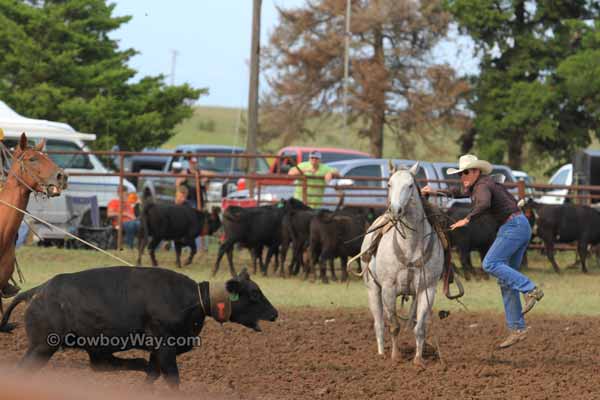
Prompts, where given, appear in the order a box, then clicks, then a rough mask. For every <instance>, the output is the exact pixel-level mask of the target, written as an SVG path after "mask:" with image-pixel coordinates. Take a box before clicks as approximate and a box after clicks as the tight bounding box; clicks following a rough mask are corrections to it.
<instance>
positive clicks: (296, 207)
mask: <svg viewBox="0 0 600 400" xmlns="http://www.w3.org/2000/svg"><path fill="white" fill-rule="evenodd" d="M342 205H343V198H341V199H340V202H339V204H338V206H337V207H336V209H335V210H323V209H320V210H317V209H313V208H310V207H308V206H306V205H304V204H303V203H302V202H300V201H298V200H296V199H294V198H290V199H287V200H281V201H279V202H278V203H276V204H272V205H266V206H261V207H251V208H242V207H237V206H230V207H229V208H227V209H226V210H225V212H223V213H222V214H221V213H220V209H216V208H214V209H213V210H211V212H206V211H197V210H194V209H191V208H189V207H186V206H165V205H154V204H149V205H148V206H146V207H145V208H144V211H143V213H142V229H141V230H140V240H139V257H138V265H139V264H141V259H142V254H143V251H144V248H145V247H146V245H147V246H148V249H149V252H150V257H151V260H152V264H153V265H154V266H156V265H157V261H156V257H155V253H154V252H155V249H156V247H157V246H158V245H159V243H161V241H163V240H173V241H174V244H175V250H176V265H177V267H181V261H180V255H181V249H182V247H185V246H188V247H190V249H191V252H190V255H189V257H188V259H187V261H186V265H187V264H190V263H191V262H192V259H193V257H194V255H195V253H196V244H195V240H194V239H195V238H196V237H197V236H199V235H207V234H213V233H215V232H217V230H219V228H221V226H222V228H223V235H222V238H221V239H222V241H221V244H220V246H219V250H218V254H217V258H216V262H215V264H214V266H213V269H212V274H213V276H214V275H215V274H216V273H217V272H218V271H219V268H220V264H221V261H222V259H223V256H227V263H228V266H229V272H230V274H231V276H236V275H237V272H236V268H235V265H234V257H233V252H234V250H235V249H242V248H243V249H247V250H248V251H249V252H250V256H251V260H252V261H251V265H252V267H251V268H252V272H253V273H255V274H256V273H257V272H259V271H260V273H262V274H263V275H267V274H268V271H269V267H270V266H271V265H273V267H272V271H273V272H274V273H275V274H278V275H280V276H296V275H301V276H302V277H303V278H304V279H308V278H313V279H316V278H317V276H318V278H319V279H320V280H321V281H322V282H323V283H328V282H329V281H330V280H332V281H337V280H338V279H340V280H341V281H342V282H345V281H347V279H348V276H349V275H348V265H347V260H348V259H349V258H351V257H353V256H355V255H356V254H358V253H359V252H360V247H361V243H362V238H363V236H364V233H365V232H366V229H367V228H368V226H369V225H370V224H371V223H372V222H373V221H374V220H375V219H376V218H377V217H378V216H379V215H381V214H382V213H383V211H384V210H383V209H374V208H367V207H350V206H342ZM469 209H470V205H469V204H468V203H459V202H457V203H454V204H453V205H452V206H451V207H450V208H448V209H447V210H445V211H444V218H443V220H444V222H443V223H444V224H445V225H446V227H448V226H449V225H450V224H451V223H452V222H455V221H457V220H459V219H462V218H464V217H465V216H466V215H467V214H468V212H469ZM522 209H523V211H524V213H525V214H526V216H527V217H528V219H529V221H530V223H531V225H532V227H533V228H534V229H533V230H534V237H533V239H532V240H534V241H541V242H542V243H543V245H544V246H543V247H544V248H543V252H544V253H545V254H546V255H547V257H548V259H549V260H550V263H551V265H552V267H553V268H554V271H556V272H557V273H559V272H560V268H559V266H558V264H557V263H556V260H555V258H554V252H555V248H554V244H555V243H572V242H576V243H577V256H578V259H579V260H580V262H581V266H582V271H583V272H587V266H586V260H587V255H588V251H589V247H590V246H594V245H597V244H600V213H599V212H598V211H596V209H594V208H592V207H588V206H583V205H573V204H566V205H542V204H538V203H535V201H533V200H528V201H527V202H526V203H525V204H524V205H523V206H522ZM497 230H498V224H497V222H496V221H495V220H494V219H493V218H492V217H491V216H488V215H483V216H481V217H480V219H479V220H478V221H477V223H473V224H469V225H467V226H465V227H463V228H461V229H457V230H453V231H449V233H448V236H449V240H450V243H451V245H452V247H453V248H454V249H455V250H456V252H457V255H458V258H459V260H460V264H461V267H462V274H463V275H464V276H465V278H466V279H470V278H471V277H472V276H474V277H476V278H478V279H479V278H484V279H487V274H486V273H485V272H483V270H481V269H476V268H474V267H473V264H472V262H471V252H477V253H478V254H479V256H480V258H481V260H483V258H484V257H485V255H486V253H487V251H488V249H489V248H490V246H491V245H492V243H493V242H494V239H495V237H496V231H497ZM148 242H149V243H148ZM265 249H266V258H265V257H263V256H264V252H265ZM335 259H339V260H340V268H339V269H340V273H341V276H340V277H339V278H338V274H337V273H336V268H335V267H334V260H335ZM357 262H358V263H359V264H358V265H357V267H356V268H357V269H358V270H359V271H360V269H361V266H360V261H357ZM523 263H524V265H526V264H527V256H525V257H524V260H523ZM327 267H329V272H328V271H327V269H328V268H327Z"/></svg>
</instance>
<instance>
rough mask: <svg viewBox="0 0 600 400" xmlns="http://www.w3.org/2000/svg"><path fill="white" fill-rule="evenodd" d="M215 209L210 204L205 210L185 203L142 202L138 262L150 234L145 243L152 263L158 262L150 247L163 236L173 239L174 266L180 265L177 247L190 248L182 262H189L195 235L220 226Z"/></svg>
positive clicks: (192, 254) (194, 243) (191, 257)
mask: <svg viewBox="0 0 600 400" xmlns="http://www.w3.org/2000/svg"><path fill="white" fill-rule="evenodd" d="M219 212H220V209H219V208H218V207H214V208H213V209H212V211H211V212H210V213H208V212H207V211H199V210H197V209H195V208H192V207H189V206H185V205H181V206H178V205H163V204H153V203H148V204H146V205H145V206H144V210H143V212H142V216H141V229H140V232H139V244H138V259H137V263H138V265H140V264H141V262H142V255H143V254H144V247H146V244H147V243H148V236H152V240H151V241H150V243H149V244H148V252H149V253H150V258H151V259H152V265H153V266H155V267H156V266H157V265H158V263H157V262H156V256H155V254H154V251H155V250H156V247H157V246H158V245H159V244H160V242H161V241H163V240H173V241H174V242H175V256H176V265H177V267H178V268H181V248H182V247H186V246H189V247H190V248H191V251H190V256H189V257H188V259H187V261H186V263H185V264H186V265H189V264H191V263H192V259H193V258H194V255H195V254H196V250H197V249H196V238H197V237H198V236H200V235H201V234H202V235H207V234H208V235H211V234H213V233H214V232H215V231H217V230H218V229H219V227H220V226H221V220H220V219H219Z"/></svg>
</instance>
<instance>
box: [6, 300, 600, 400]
mask: <svg viewBox="0 0 600 400" xmlns="http://www.w3.org/2000/svg"><path fill="white" fill-rule="evenodd" d="M23 310H24V306H19V308H18V309H17V310H16V312H15V313H13V316H12V318H11V320H13V321H18V322H20V321H22V319H23ZM529 324H530V327H531V330H530V334H529V337H528V339H527V340H526V341H524V342H522V343H519V344H518V345H516V346H515V347H513V348H511V349H508V350H502V351H500V350H497V351H492V348H493V344H494V341H495V340H496V339H497V338H498V337H500V336H501V335H503V334H504V333H505V332H504V331H503V325H502V317H501V316H500V315H491V314H469V313H455V314H451V315H450V316H449V317H448V318H446V319H444V320H440V319H439V318H438V317H437V316H436V317H435V320H434V322H433V331H434V332H435V333H436V334H435V335H430V342H431V343H435V338H434V336H437V338H438V340H439V345H440V349H441V359H440V358H439V357H437V356H436V355H435V353H434V352H432V351H430V352H429V354H428V357H427V362H428V368H427V369H426V370H418V369H416V368H415V367H413V365H412V363H411V361H410V360H411V357H412V356H413V354H414V337H413V334H412V332H407V331H406V330H403V331H402V332H401V334H400V335H401V340H400V341H401V343H402V351H401V353H402V354H403V357H402V358H403V359H402V360H400V361H398V362H397V363H392V361H391V359H390V358H389V351H390V349H389V343H386V344H387V346H386V352H387V355H386V356H385V357H380V356H378V355H377V352H376V345H375V338H374V334H373V328H372V319H371V316H370V314H369V312H368V311H366V310H365V311H360V310H348V309H340V310H315V309H304V310H297V309H292V310H280V319H279V320H278V321H277V322H275V323H267V322H264V323H262V325H261V326H262V328H263V332H262V333H255V332H253V331H250V330H248V329H246V328H243V327H240V326H237V325H235V324H226V325H224V327H221V326H220V325H218V324H217V323H215V322H214V321H212V320H209V321H208V322H207V324H206V326H205V329H204V330H203V332H202V338H203V344H202V346H201V347H200V348H196V349H194V350H193V351H192V352H190V353H187V354H184V355H181V356H179V358H178V361H179V369H180V373H181V381H182V385H181V391H182V393H181V394H182V395H183V396H184V397H186V398H188V397H189V398H202V399H314V398H327V399H392V398H402V399H507V398H510V399H557V398H571V399H599V398H600V388H599V387H598V384H599V382H600V381H599V380H598V376H600V346H599V345H598V344H599V341H600V339H599V337H600V319H598V318H583V317H575V318H568V319H567V318H557V317H550V316H539V315H533V316H532V317H531V318H529ZM430 332H431V331H430ZM386 340H387V337H386ZM26 345H27V339H26V336H25V331H24V328H23V327H22V325H20V326H19V328H17V329H16V330H15V332H14V333H13V334H0V349H1V351H2V355H3V357H2V358H3V361H4V363H3V364H4V366H5V367H8V368H14V365H15V363H16V362H17V361H18V359H19V358H20V357H21V356H22V355H23V354H24V352H25V349H26ZM127 354H129V355H131V356H133V355H135V352H129V353H127ZM137 355H138V356H139V355H140V354H139V353H138V354H137ZM57 373H59V374H60V376H64V379H65V380H69V379H72V380H78V381H80V382H81V381H82V380H83V381H84V382H87V383H86V385H89V387H90V390H93V388H97V390H102V389H103V388H105V389H106V388H110V387H114V386H115V385H117V387H122V388H128V389H127V390H132V391H145V390H147V389H148V387H147V386H146V385H144V383H143V381H144V374H143V373H141V372H100V373H99V372H93V371H92V370H91V369H90V368H89V363H88V359H87V354H85V353H84V352H81V351H76V350H69V351H62V352H59V353H57V354H55V355H54V357H53V358H52V360H51V361H50V363H49V365H48V366H47V367H46V368H45V369H44V370H42V371H41V372H39V373H38V374H39V375H38V376H42V377H43V376H44V374H46V376H55V375H56V374H57ZM53 379H56V378H53ZM151 391H152V392H153V394H154V395H155V396H156V395H158V396H159V398H168V397H171V394H172V391H171V390H170V389H169V388H168V387H167V386H166V385H165V383H164V382H163V381H162V379H161V380H159V381H158V382H157V383H156V384H155V385H154V386H153V387H152V388H151Z"/></svg>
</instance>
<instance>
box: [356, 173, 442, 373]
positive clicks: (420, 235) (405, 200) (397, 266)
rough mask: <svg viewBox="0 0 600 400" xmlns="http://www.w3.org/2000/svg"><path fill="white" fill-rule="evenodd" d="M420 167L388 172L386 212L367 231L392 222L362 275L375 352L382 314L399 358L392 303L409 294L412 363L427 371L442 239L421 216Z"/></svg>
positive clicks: (365, 246)
mask: <svg viewBox="0 0 600 400" xmlns="http://www.w3.org/2000/svg"><path fill="white" fill-rule="evenodd" d="M417 168H418V163H416V164H415V165H413V166H412V167H411V168H410V169H404V168H403V169H396V168H395V167H394V168H393V169H392V175H391V177H390V179H389V181H388V188H389V192H388V205H389V208H388V212H387V213H386V214H384V215H383V216H382V217H380V219H378V220H376V221H375V222H373V224H372V225H371V228H370V229H369V231H371V229H373V228H374V227H377V226H380V225H381V223H382V221H383V222H384V223H385V219H386V218H387V219H388V220H389V221H391V223H392V224H393V227H392V228H391V229H390V228H389V227H388V230H387V232H385V233H384V234H383V236H382V237H381V240H380V242H379V245H378V247H377V252H376V255H375V256H373V257H372V258H371V260H370V262H369V264H368V266H367V268H366V269H365V272H364V273H363V279H364V281H365V284H366V286H367V287H368V289H369V308H370V309H371V313H372V314H373V319H374V326H375V337H376V338H377V351H378V353H379V354H380V355H382V354H384V353H383V334H384V321H383V313H384V311H385V315H386V317H387V320H388V322H389V323H390V325H391V326H390V332H391V335H392V360H396V359H397V357H398V333H399V332H400V325H399V322H398V317H397V314H396V299H397V297H399V296H411V297H412V298H413V302H412V305H411V308H410V312H409V321H411V322H412V321H415V319H416V325H415V327H414V332H415V337H416V354H415V358H414V361H413V362H414V364H415V365H417V366H419V367H425V363H424V361H423V345H424V342H425V336H426V323H427V318H428V317H429V316H430V314H431V309H432V307H433V301H434V298H435V291H436V285H437V282H438V281H439V280H440V276H441V274H442V270H443V264H444V249H443V246H442V243H441V241H440V239H439V238H438V236H437V234H436V233H435V231H434V229H433V228H432V226H431V225H430V224H429V221H428V220H427V218H426V217H425V211H424V209H423V203H422V200H421V197H420V195H419V193H418V190H419V189H418V186H417V184H416V182H415V174H416V171H417ZM375 234H376V233H375V232H373V233H369V234H368V235H367V236H365V239H364V241H363V244H362V251H361V253H362V252H366V251H367V250H368V249H369V248H370V246H371V241H372V240H373V239H374V237H375Z"/></svg>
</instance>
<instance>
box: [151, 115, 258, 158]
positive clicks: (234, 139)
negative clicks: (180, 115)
mask: <svg viewBox="0 0 600 400" xmlns="http://www.w3.org/2000/svg"><path fill="white" fill-rule="evenodd" d="M239 118H240V109H237V108H226V107H196V108H195V110H194V115H193V116H192V117H191V118H188V119H187V120H185V121H183V122H182V123H180V124H179V125H177V127H176V128H175V131H176V135H175V136H174V137H172V138H171V139H170V140H169V141H167V142H166V143H165V144H163V146H162V147H164V148H166V149H172V148H174V147H176V146H177V145H180V144H194V143H201V144H222V145H228V146H241V147H245V145H246V135H245V132H242V131H243V129H240V135H239V137H238V135H237V134H236V132H237V126H238V119H239ZM242 118H245V116H242Z"/></svg>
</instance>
